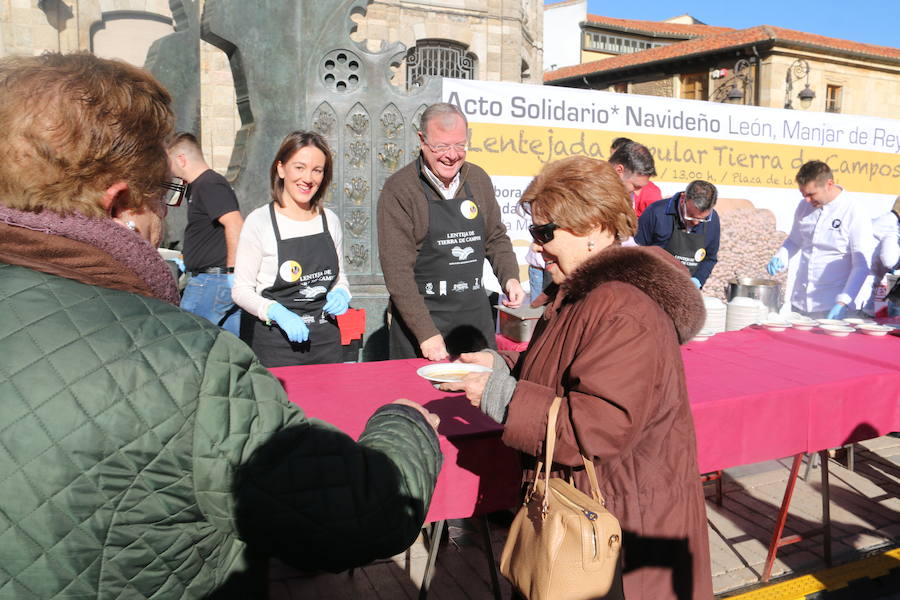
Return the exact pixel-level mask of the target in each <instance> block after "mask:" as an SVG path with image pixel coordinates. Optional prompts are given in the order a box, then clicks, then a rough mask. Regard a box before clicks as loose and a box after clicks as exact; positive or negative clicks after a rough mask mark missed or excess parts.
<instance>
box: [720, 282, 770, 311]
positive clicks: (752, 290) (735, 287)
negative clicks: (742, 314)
mask: <svg viewBox="0 0 900 600" xmlns="http://www.w3.org/2000/svg"><path fill="white" fill-rule="evenodd" d="M725 294H726V295H727V296H728V301H729V302H730V301H731V299H732V298H735V297H737V296H743V297H745V298H753V299H755V300H759V301H760V302H762V303H763V304H765V305H766V307H767V308H768V309H769V311H770V312H778V311H779V309H780V308H781V305H780V304H781V284H780V283H778V282H777V281H775V280H774V279H753V278H751V277H741V278H740V279H732V280H731V281H729V282H728V289H727V290H726V291H725Z"/></svg>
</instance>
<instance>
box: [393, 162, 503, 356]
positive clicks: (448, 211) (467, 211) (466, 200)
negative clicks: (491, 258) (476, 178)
mask: <svg viewBox="0 0 900 600" xmlns="http://www.w3.org/2000/svg"><path fill="white" fill-rule="evenodd" d="M423 177H424V176H423ZM420 181H421V184H422V190H423V193H424V194H425V201H426V202H427V203H428V233H427V234H426V236H425V241H424V242H423V243H422V247H421V248H420V249H419V254H418V256H417V257H416V264H415V267H414V276H415V280H416V285H417V286H418V288H419V293H420V294H421V295H422V297H423V298H424V299H425V306H426V307H428V312H429V313H430V314H431V319H432V321H434V325H435V327H437V328H438V330H439V331H440V332H441V335H442V336H443V338H444V344H445V345H446V347H447V352H448V353H450V354H451V355H458V354H460V353H462V352H475V351H477V350H484V349H485V348H494V349H496V347H497V342H496V339H495V337H494V318H493V315H492V313H491V306H490V303H489V301H488V297H487V294H486V293H485V290H484V284H483V282H482V280H481V279H482V275H483V271H484V257H485V255H484V217H483V216H482V215H481V214H479V212H478V205H477V204H475V199H474V198H473V197H472V194H471V192H470V191H469V184H468V183H465V184H463V191H464V195H463V197H462V198H458V197H457V198H453V199H450V200H445V199H444V198H443V197H441V196H438V195H437V193H436V192H435V191H434V190H433V189H431V187H430V186H428V185H427V184H426V183H425V181H424V180H421V179H420ZM391 317H392V322H391V329H390V355H391V358H392V359H394V358H415V357H420V356H422V351H421V349H420V347H419V343H418V342H417V341H416V338H415V336H413V334H412V332H411V331H410V330H409V328H408V327H407V326H406V324H405V323H404V322H403V319H402V317H400V315H399V314H398V312H397V311H396V310H393V309H392V311H391Z"/></svg>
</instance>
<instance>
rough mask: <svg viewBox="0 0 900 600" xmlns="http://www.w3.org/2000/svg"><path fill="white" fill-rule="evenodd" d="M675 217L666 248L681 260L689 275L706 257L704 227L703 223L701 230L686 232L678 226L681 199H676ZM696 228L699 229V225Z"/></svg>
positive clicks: (695, 270) (694, 271) (692, 273)
mask: <svg viewBox="0 0 900 600" xmlns="http://www.w3.org/2000/svg"><path fill="white" fill-rule="evenodd" d="M675 203H676V208H675V212H676V214H675V218H674V219H672V237H670V238H669V243H667V244H666V250H667V251H668V252H669V254H671V255H672V256H674V257H675V258H677V259H678V260H679V261H681V264H683V265H684V266H685V267H687V269H688V271H690V273H691V277H693V276H694V273H696V272H697V267H699V266H700V263H701V262H703V259H704V258H706V227H705V224H704V227H703V231H698V232H697V233H688V231H687V229H686V228H684V229H683V228H681V227H679V226H678V223H679V221H680V220H681V218H680V215H679V213H680V212H681V200H680V199H679V200H676V201H675ZM697 229H700V228H699V227H698V228H697Z"/></svg>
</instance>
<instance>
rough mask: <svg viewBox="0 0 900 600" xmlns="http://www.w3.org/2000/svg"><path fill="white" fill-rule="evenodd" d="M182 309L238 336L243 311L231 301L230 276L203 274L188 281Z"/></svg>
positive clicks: (182, 297) (182, 298)
mask: <svg viewBox="0 0 900 600" xmlns="http://www.w3.org/2000/svg"><path fill="white" fill-rule="evenodd" d="M181 308H183V309H184V310H186V311H188V312H192V313H194V314H195V315H198V316H201V317H203V318H204V319H207V320H208V321H211V322H212V323H214V324H215V325H218V326H219V327H221V328H222V329H224V330H225V331H230V332H231V333H233V334H234V335H238V333H239V331H240V326H241V311H240V309H238V308H237V307H236V306H235V305H234V302H233V301H232V300H231V285H229V283H228V275H226V274H224V273H223V274H212V273H201V274H199V275H194V276H192V277H191V278H190V280H188V282H187V286H185V288H184V294H183V295H182V296H181Z"/></svg>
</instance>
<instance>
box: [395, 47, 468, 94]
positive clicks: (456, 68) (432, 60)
mask: <svg viewBox="0 0 900 600" xmlns="http://www.w3.org/2000/svg"><path fill="white" fill-rule="evenodd" d="M476 62H477V59H476V58H475V55H474V54H472V53H471V52H467V51H466V46H464V45H463V44H460V43H458V42H452V41H449V40H418V41H417V42H416V45H415V46H413V47H412V48H410V49H409V50H408V51H407V53H406V86H407V87H408V88H412V87H418V86H420V85H422V84H423V83H424V81H425V78H426V77H453V78H456V79H475V65H476Z"/></svg>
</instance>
